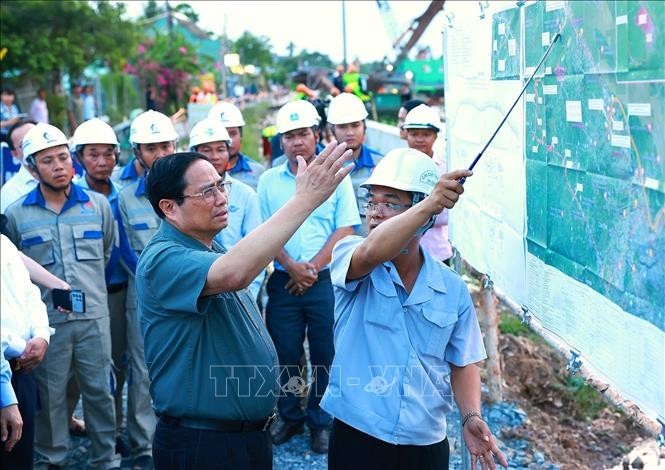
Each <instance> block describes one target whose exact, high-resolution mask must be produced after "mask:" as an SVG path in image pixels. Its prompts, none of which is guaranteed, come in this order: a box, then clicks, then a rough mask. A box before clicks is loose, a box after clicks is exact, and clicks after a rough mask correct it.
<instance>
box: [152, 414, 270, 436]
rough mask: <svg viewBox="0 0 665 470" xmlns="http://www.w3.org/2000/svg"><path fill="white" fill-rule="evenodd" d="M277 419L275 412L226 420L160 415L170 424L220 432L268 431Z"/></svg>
mask: <svg viewBox="0 0 665 470" xmlns="http://www.w3.org/2000/svg"><path fill="white" fill-rule="evenodd" d="M275 419H277V415H276V414H275V413H273V414H271V415H270V416H268V417H267V418H266V419H263V420H260V421H225V420H219V419H205V418H187V417H177V416H170V415H166V414H161V415H159V420H160V421H161V422H163V423H164V424H167V425H169V426H177V427H183V428H194V429H205V430H206V431H220V432H254V431H268V430H270V426H271V425H272V423H273V422H274V421H275Z"/></svg>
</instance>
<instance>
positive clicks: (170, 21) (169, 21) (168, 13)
mask: <svg viewBox="0 0 665 470" xmlns="http://www.w3.org/2000/svg"><path fill="white" fill-rule="evenodd" d="M164 3H165V4H166V27H167V28H168V31H169V37H170V38H171V39H173V15H172V14H171V5H170V4H169V0H165V1H164Z"/></svg>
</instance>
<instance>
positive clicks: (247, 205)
mask: <svg viewBox="0 0 665 470" xmlns="http://www.w3.org/2000/svg"><path fill="white" fill-rule="evenodd" d="M225 179H226V180H227V181H230V182H231V191H230V192H229V196H228V200H229V202H228V206H227V207H228V210H229V221H228V225H227V226H226V227H225V228H224V229H222V231H220V232H219V233H218V234H217V235H215V241H216V242H217V243H219V244H220V245H222V246H223V247H224V248H225V249H226V250H228V249H229V248H231V247H232V246H233V245H235V244H236V243H238V242H239V241H240V240H241V239H242V238H243V237H244V236H245V235H247V234H248V233H249V232H251V231H252V230H254V229H255V228H256V227H258V226H259V225H261V222H262V220H261V209H260V208H259V197H258V196H257V195H256V191H254V190H253V189H252V188H251V186H249V185H247V184H245V183H243V182H242V181H238V180H237V179H235V178H231V177H230V176H229V175H226V178H225ZM264 277H265V272H264V271H262V272H261V273H260V274H259V275H258V276H257V277H256V278H255V279H254V280H253V281H252V283H251V284H250V285H249V287H248V289H249V291H250V292H251V293H252V295H253V296H254V298H255V299H256V298H257V297H258V295H259V291H260V290H261V284H263V278H264Z"/></svg>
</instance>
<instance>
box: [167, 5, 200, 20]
mask: <svg viewBox="0 0 665 470" xmlns="http://www.w3.org/2000/svg"><path fill="white" fill-rule="evenodd" d="M173 11H175V12H178V13H182V14H183V15H185V16H186V17H187V18H189V19H190V21H192V23H198V22H199V14H198V13H196V12H195V11H194V8H192V6H191V5H190V4H189V3H180V4H178V5H176V6H175V8H173Z"/></svg>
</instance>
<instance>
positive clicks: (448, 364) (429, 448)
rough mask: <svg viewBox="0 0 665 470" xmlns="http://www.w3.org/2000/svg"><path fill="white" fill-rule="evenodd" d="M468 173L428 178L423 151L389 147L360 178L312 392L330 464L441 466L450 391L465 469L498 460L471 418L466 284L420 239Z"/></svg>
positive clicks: (475, 387)
mask: <svg viewBox="0 0 665 470" xmlns="http://www.w3.org/2000/svg"><path fill="white" fill-rule="evenodd" d="M470 175H471V172H469V171H467V170H459V171H455V172H452V173H449V174H447V175H444V176H443V177H441V179H439V177H438V170H437V167H436V165H435V164H434V162H433V161H432V160H431V159H430V158H429V157H427V155H425V154H423V153H421V152H419V151H417V150H414V149H396V150H393V151H391V152H389V153H388V154H387V155H386V156H385V157H384V158H383V159H382V160H381V161H380V162H379V163H378V164H377V166H376V168H375V170H374V172H373V173H372V176H370V178H369V179H368V180H367V181H366V182H365V183H364V184H363V186H365V187H367V188H368V189H369V194H368V196H369V202H368V203H367V205H366V210H367V212H366V213H367V225H368V231H369V235H368V236H367V238H362V237H358V236H351V237H347V238H345V239H344V240H341V241H340V242H339V243H338V244H337V245H336V246H335V248H334V251H333V261H332V268H331V271H332V272H331V277H332V282H333V288H334V292H335V326H334V334H335V359H334V361H333V366H332V368H331V374H330V377H331V378H330V384H329V385H328V388H327V390H326V392H325V395H324V397H323V400H322V401H321V407H322V408H323V409H324V410H325V411H327V412H328V413H330V414H331V415H333V416H334V418H335V420H334V422H333V429H332V436H331V444H330V452H329V457H328V465H329V468H330V469H333V470H334V469H342V468H344V469H346V468H377V469H379V468H418V469H432V470H435V469H436V470H439V469H447V468H448V455H449V447H448V441H447V438H446V413H448V412H449V411H450V409H451V408H452V405H453V398H454V399H455V401H456V402H457V405H458V407H459V409H460V412H461V414H462V416H463V427H464V439H465V441H466V444H467V446H468V447H469V451H470V453H471V460H472V468H476V461H479V462H481V463H482V468H493V462H494V455H495V456H496V457H497V458H498V460H499V462H500V463H502V464H503V465H504V466H506V465H507V463H506V462H505V458H504V457H503V454H502V453H501V451H500V450H499V449H498V447H497V445H496V443H495V442H494V439H493V438H492V436H491V433H490V431H489V428H488V427H487V425H486V424H485V422H484V421H483V420H482V417H481V416H480V373H479V370H478V367H476V365H475V363H477V362H479V361H482V360H483V359H485V349H484V347H483V341H482V336H481V334H480V328H479V326H478V320H477V318H476V314H475V311H474V309H473V303H472V301H471V297H470V295H469V292H468V290H467V289H466V286H465V285H464V282H463V281H462V279H461V278H460V277H459V276H458V275H457V274H456V273H454V272H453V271H452V270H450V269H449V268H447V267H446V266H445V265H443V264H442V263H440V262H438V261H436V260H434V259H433V258H432V257H431V256H429V255H428V254H427V253H426V252H425V251H423V250H421V249H420V247H419V243H420V237H421V236H422V234H423V233H424V231H425V230H427V228H429V227H430V226H431V224H432V223H433V222H434V218H435V217H436V215H437V214H438V213H440V212H441V211H442V210H443V209H444V208H452V207H453V206H454V204H455V202H456V201H457V200H458V198H459V195H460V194H461V193H462V192H463V187H462V185H461V184H459V183H458V181H457V180H459V179H460V178H461V177H463V176H470ZM493 453H494V455H493ZM358 462H363V463H362V464H361V465H362V467H361V466H359V464H358ZM400 462H401V463H400ZM490 463H491V466H490ZM486 465H487V466H486Z"/></svg>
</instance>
